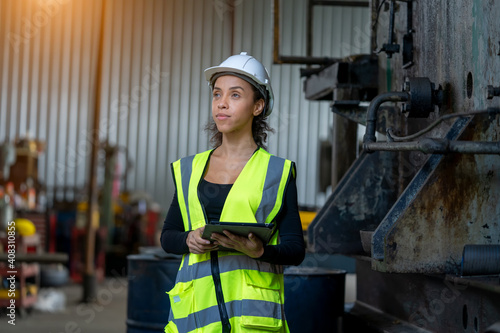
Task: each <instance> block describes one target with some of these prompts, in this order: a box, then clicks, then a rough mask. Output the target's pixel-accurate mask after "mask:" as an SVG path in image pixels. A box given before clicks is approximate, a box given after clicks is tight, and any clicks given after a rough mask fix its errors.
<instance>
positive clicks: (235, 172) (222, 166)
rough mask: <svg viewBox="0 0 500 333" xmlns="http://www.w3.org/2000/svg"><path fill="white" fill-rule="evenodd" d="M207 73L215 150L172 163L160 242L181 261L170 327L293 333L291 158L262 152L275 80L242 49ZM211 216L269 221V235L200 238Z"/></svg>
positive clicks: (296, 235) (300, 245) (300, 247)
mask: <svg viewBox="0 0 500 333" xmlns="http://www.w3.org/2000/svg"><path fill="white" fill-rule="evenodd" d="M205 76H206V78H207V80H208V82H209V84H210V87H211V88H212V118H213V121H214V122H213V124H212V126H209V127H211V131H212V141H213V143H214V147H215V148H214V149H212V150H209V151H206V152H203V153H200V154H196V155H194V156H189V157H185V158H182V159H180V160H178V161H176V162H174V163H172V173H173V177H174V182H175V185H176V192H175V194H174V198H173V200H172V204H171V206H170V209H169V212H168V214H167V217H166V219H165V223H164V226H163V230H162V235H161V244H162V247H163V249H164V250H165V251H166V252H170V253H176V254H183V259H182V263H181V266H180V268H179V272H178V273H177V278H176V284H175V286H174V288H172V290H170V291H169V292H168V294H169V297H170V305H171V312H170V318H169V323H168V325H167V326H166V327H165V332H218V333H219V332H250V331H252V332H255V331H260V330H263V331H270V332H288V327H287V324H286V320H285V315H284V306H283V303H284V289H283V267H282V265H298V264H300V263H301V262H302V260H303V259H304V255H305V247H304V238H303V234H302V227H301V224H300V218H299V214H298V208H297V189H296V184H295V166H294V163H293V162H291V161H289V160H286V159H282V158H279V157H276V156H273V155H271V154H269V153H268V152H267V151H265V150H264V148H265V146H264V144H265V141H266V138H267V133H266V131H268V130H270V128H269V126H268V124H267V122H266V119H267V117H268V116H269V114H270V113H271V112H272V109H273V102H274V96H273V91H272V88H271V83H270V79H269V76H268V74H267V70H266V69H265V67H264V66H263V65H262V64H261V63H260V62H259V61H257V60H256V59H255V58H253V57H251V56H249V55H247V54H246V53H241V54H239V55H234V56H231V57H229V58H228V59H227V60H225V61H224V62H223V63H222V64H221V65H220V66H215V67H211V68H208V69H206V70H205ZM212 220H216V221H221V222H224V221H225V222H254V223H266V224H268V225H271V223H272V225H273V226H274V230H273V236H272V237H271V239H270V241H269V242H268V243H266V244H264V243H263V242H262V241H261V240H260V239H259V238H258V237H257V236H256V235H254V234H252V233H249V234H248V236H247V237H244V236H237V235H235V234H232V233H230V232H228V231H223V233H222V234H219V233H213V234H212V235H211V240H207V239H204V238H202V233H203V231H204V229H205V225H206V224H207V223H208V222H209V221H212ZM222 247H224V248H225V249H230V251H226V250H224V251H223V250H219V248H222Z"/></svg>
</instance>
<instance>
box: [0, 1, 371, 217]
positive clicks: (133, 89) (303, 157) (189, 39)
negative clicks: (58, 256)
mask: <svg viewBox="0 0 500 333" xmlns="http://www.w3.org/2000/svg"><path fill="white" fill-rule="evenodd" d="M103 8H104V9H103ZM103 10H104V11H103ZM103 12H104V20H101V14H102V13H103ZM305 13H306V1H304V0H286V1H283V4H282V50H281V53H282V54H284V55H304V54H305V43H306V42H305ZM314 17H315V22H314V31H315V34H316V35H315V40H314V43H313V45H314V50H313V52H314V55H321V56H333V57H338V56H344V55H349V54H353V53H354V54H355V53H362V52H367V51H368V46H369V45H368V38H366V43H365V42H363V40H364V39H363V37H364V36H368V31H369V29H368V24H369V13H368V9H366V8H365V9H362V8H338V7H335V8H333V7H316V8H315V10H314ZM271 18H272V15H271V1H266V0H258V1H250V0H235V1H230V0H210V1H203V0H190V1H173V0H44V1H37V0H3V1H1V2H0V45H2V50H1V51H0V88H1V89H0V142H2V141H13V140H14V139H15V138H17V137H25V136H28V135H29V136H31V137H33V138H36V139H39V140H42V141H45V142H46V146H47V148H46V151H45V153H44V154H42V155H41V158H40V162H39V175H40V180H41V182H42V183H44V184H46V185H47V186H48V188H49V189H52V190H54V189H55V192H54V195H55V197H56V198H57V199H59V200H61V199H63V198H66V199H68V200H71V199H73V197H74V190H75V189H76V190H77V191H79V190H83V191H84V190H85V183H86V179H87V178H88V160H89V159H88V157H89V156H90V143H91V142H92V141H93V138H94V135H95V134H93V133H92V131H91V128H90V124H91V123H92V114H93V110H94V103H95V87H96V80H97V77H96V71H97V61H98V59H99V57H98V55H99V50H98V47H99V43H98V41H99V38H98V37H99V33H100V31H101V22H104V45H105V46H104V49H103V52H102V55H103V58H102V61H103V69H104V71H103V77H102V95H101V96H102V99H101V121H100V127H101V131H100V133H99V134H98V135H99V137H100V138H101V140H107V141H108V142H109V143H110V144H112V145H118V146H120V147H125V148H126V150H127V152H128V158H129V159H130V160H131V161H132V162H133V167H132V168H131V169H129V170H128V172H127V174H126V177H124V179H123V181H122V188H123V187H124V186H125V187H126V188H127V189H128V190H141V191H145V192H147V193H149V194H151V196H152V197H153V198H154V199H155V200H156V201H157V202H158V203H160V204H161V205H162V207H163V208H164V209H167V208H168V201H169V200H170V198H171V196H172V193H173V184H172V180H171V175H170V169H169V163H170V162H172V161H174V160H175V159H177V158H179V157H182V156H185V155H188V154H193V153H195V152H198V151H201V150H204V149H207V148H208V143H207V141H208V140H207V135H206V134H205V133H204V132H203V130H202V129H203V127H204V125H205V123H206V122H207V120H208V117H209V115H210V110H209V108H210V100H209V91H208V88H207V85H206V83H205V81H204V77H203V73H202V72H203V69H204V68H206V67H209V66H211V65H214V64H218V63H220V62H221V61H222V60H224V59H225V58H226V57H228V56H229V55H231V54H232V53H238V52H240V51H248V52H249V53H250V54H252V55H254V56H256V57H257V58H259V59H261V60H262V61H263V63H264V64H265V65H266V67H268V68H269V69H270V74H271V78H272V81H273V87H274V89H275V94H276V102H277V103H276V107H275V112H273V114H272V116H271V124H272V125H273V127H274V128H275V129H276V133H275V134H273V135H271V136H270V138H269V150H270V151H271V152H272V153H274V154H277V155H280V156H284V157H288V158H290V159H292V160H295V161H296V162H297V165H298V186H299V203H300V204H301V205H305V206H319V205H322V204H323V202H324V198H325V195H324V194H319V193H317V173H316V170H317V158H318V156H317V151H318V143H319V141H320V140H321V139H326V138H327V137H328V136H329V131H330V127H331V124H332V121H333V117H332V115H331V112H330V111H329V107H328V103H320V102H312V103H310V102H307V101H305V99H304V96H303V92H302V80H301V78H300V77H299V68H300V66H298V65H272V22H271ZM119 160H120V161H121V169H122V171H123V169H124V168H125V166H126V165H125V164H126V163H125V155H121V156H120V159H119ZM102 174H103V167H102V165H101V167H100V176H99V179H100V182H101V183H102ZM51 195H52V193H49V196H51Z"/></svg>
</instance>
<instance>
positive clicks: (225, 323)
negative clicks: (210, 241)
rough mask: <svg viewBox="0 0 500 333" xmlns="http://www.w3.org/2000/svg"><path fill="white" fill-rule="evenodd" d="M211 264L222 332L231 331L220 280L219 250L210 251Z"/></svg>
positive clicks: (227, 332) (228, 332)
mask: <svg viewBox="0 0 500 333" xmlns="http://www.w3.org/2000/svg"><path fill="white" fill-rule="evenodd" d="M210 266H211V270H212V278H213V280H214V287H215V296H216V298H217V306H218V307H219V314H220V319H221V322H222V333H230V332H231V324H230V323H229V316H228V315H227V309H226V303H225V302H224V295H223V294H222V285H221V281H220V271H219V255H218V253H217V251H212V252H210Z"/></svg>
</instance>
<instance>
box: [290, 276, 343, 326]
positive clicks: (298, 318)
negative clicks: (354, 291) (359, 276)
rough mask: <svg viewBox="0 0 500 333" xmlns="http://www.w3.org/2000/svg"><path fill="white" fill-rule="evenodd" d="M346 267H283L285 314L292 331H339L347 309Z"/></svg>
mask: <svg viewBox="0 0 500 333" xmlns="http://www.w3.org/2000/svg"><path fill="white" fill-rule="evenodd" d="M345 276H346V271H345V270H340V269H325V268H319V267H300V266H298V267H289V268H287V269H285V271H284V282H285V315H286V319H287V323H288V327H289V328H290V333H304V332H337V325H338V319H339V318H340V317H341V316H342V314H343V313H344V294H345Z"/></svg>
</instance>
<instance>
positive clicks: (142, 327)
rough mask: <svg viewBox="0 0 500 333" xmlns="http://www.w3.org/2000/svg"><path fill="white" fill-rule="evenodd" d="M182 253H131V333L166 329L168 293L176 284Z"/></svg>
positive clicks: (128, 260) (145, 332)
mask: <svg viewBox="0 0 500 333" xmlns="http://www.w3.org/2000/svg"><path fill="white" fill-rule="evenodd" d="M180 263H181V258H180V257H179V256H170V255H165V254H163V255H160V254H153V253H146V254H133V255H129V256H127V267H128V271H127V272H128V273H127V276H128V300H127V333H150V332H164V330H165V326H166V325H167V323H168V314H169V312H170V301H169V299H168V295H167V294H166V293H165V292H166V291H169V290H170V289H172V287H173V286H174V282H175V277H176V275H177V271H178V270H179V265H180Z"/></svg>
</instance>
